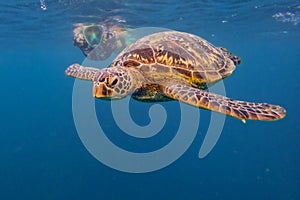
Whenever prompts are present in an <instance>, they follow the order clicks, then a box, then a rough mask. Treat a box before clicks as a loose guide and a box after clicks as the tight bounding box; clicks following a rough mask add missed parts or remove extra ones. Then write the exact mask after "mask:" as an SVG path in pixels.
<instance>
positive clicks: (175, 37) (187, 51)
mask: <svg viewBox="0 0 300 200" xmlns="http://www.w3.org/2000/svg"><path fill="white" fill-rule="evenodd" d="M240 62H241V59H240V58H239V57H238V56H235V55H233V54H232V53H230V52H229V51H228V50H227V49H225V48H223V47H216V46H214V45H212V44H211V43H209V42H208V41H206V40H204V39H203V38H201V37H198V36H196V35H193V34H189V33H185V32H178V31H165V32H158V33H154V34H151V35H147V36H144V37H142V38H140V39H138V40H136V41H135V42H133V43H132V44H131V45H129V46H127V47H126V48H125V49H124V50H123V51H122V52H121V53H120V54H119V55H118V56H117V58H115V60H114V61H113V62H112V63H111V65H110V66H109V67H108V68H103V69H97V68H92V67H84V66H81V65H79V64H72V65H70V66H69V67H68V68H67V69H66V71H65V73H66V75H67V76H72V77H75V78H79V79H84V80H89V81H92V82H93V95H94V97H96V98H105V99H120V98H123V97H126V96H127V95H132V97H133V98H134V99H136V100H139V101H148V102H154V101H166V100H179V101H181V102H184V103H187V104H190V105H192V106H196V107H199V108H204V109H208V110H211V111H215V112H219V113H223V114H226V115H229V116H232V117H235V118H238V119H240V120H242V121H243V122H245V121H246V120H266V121H271V120H277V119H281V118H283V117H284V116H285V115H286V110H285V109H284V108H283V107H280V106H278V105H271V104H268V103H254V102H246V101H239V100H234V99H231V98H228V97H225V96H221V95H218V94H214V93H211V92H209V91H207V90H206V89H207V88H208V87H209V86H211V85H212V84H214V83H216V82H218V81H219V80H221V79H224V78H226V77H227V76H229V75H231V74H232V72H233V71H234V69H235V65H238V64H240Z"/></svg>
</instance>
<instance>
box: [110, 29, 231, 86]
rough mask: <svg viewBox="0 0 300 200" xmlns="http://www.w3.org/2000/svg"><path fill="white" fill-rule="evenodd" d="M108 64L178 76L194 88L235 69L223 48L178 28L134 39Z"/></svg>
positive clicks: (150, 72)
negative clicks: (177, 29) (179, 30)
mask: <svg viewBox="0 0 300 200" xmlns="http://www.w3.org/2000/svg"><path fill="white" fill-rule="evenodd" d="M111 66H123V67H135V68H137V69H140V71H141V72H142V74H143V75H144V77H147V76H148V77H153V75H154V74H156V76H160V75H161V76H163V75H165V74H168V75H170V77H171V78H172V76H174V78H178V76H179V77H182V78H184V80H186V81H187V83H188V84H190V85H191V86H193V87H197V88H206V87H207V86H209V85H210V84H212V83H214V82H216V81H218V80H220V79H222V78H225V77H227V76H229V75H230V74H231V73H232V72H233V70H234V69H235V65H234V62H233V61H232V60H231V59H230V58H229V57H228V56H226V53H225V52H224V51H223V50H222V48H218V47H215V46H213V45H212V44H210V43H209V42H207V41H206V40H204V39H202V38H200V37H198V36H195V35H192V34H189V33H183V32H177V31H168V32H160V33H155V34H152V35H149V36H145V37H143V38H141V39H139V40H137V41H135V42H134V43H133V44H132V45H130V46H129V47H128V48H126V49H124V50H123V51H122V52H121V53H120V54H119V56H118V57H117V58H116V59H115V61H114V62H113V63H112V65H111ZM153 72H155V73H153ZM158 80H160V79H159V77H158ZM158 83H159V82H158Z"/></svg>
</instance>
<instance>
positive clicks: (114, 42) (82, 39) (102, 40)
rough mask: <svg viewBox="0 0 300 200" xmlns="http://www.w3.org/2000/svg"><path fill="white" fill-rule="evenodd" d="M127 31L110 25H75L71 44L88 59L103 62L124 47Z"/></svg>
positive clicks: (115, 25) (119, 26)
mask: <svg viewBox="0 0 300 200" xmlns="http://www.w3.org/2000/svg"><path fill="white" fill-rule="evenodd" d="M128 30H129V29H128V28H126V27H123V26H121V25H118V24H112V23H77V24H75V29H74V30H73V34H74V36H73V42H74V45H75V46H77V47H79V49H80V50H81V51H82V53H83V54H84V55H85V56H87V57H88V58H90V59H92V60H105V59H106V58H108V57H109V56H110V55H111V54H112V53H113V52H114V51H118V50H119V52H120V49H123V48H124V47H125V46H126V39H125V37H126V35H127V33H128V32H127V31H128ZM94 50H95V51H94Z"/></svg>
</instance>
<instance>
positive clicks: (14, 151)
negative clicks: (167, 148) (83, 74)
mask: <svg viewBox="0 0 300 200" xmlns="http://www.w3.org/2000/svg"><path fill="white" fill-rule="evenodd" d="M0 10H1V12H0V21H1V23H0V30H1V32H0V44H1V45H0V52H1V55H0V61H1V73H0V82H1V86H0V87H1V94H0V95H1V115H0V119H1V121H0V137H1V139H0V155H1V161H0V198H1V199H122V200H125V199H128V200H133V199H145V200H148V199H149V200H150V199H249V200H250V199H289V200H297V199H300V154H299V150H300V118H299V115H300V110H299V107H300V106H299V96H300V92H299V91H300V84H299V80H300V2H299V1H298V2H297V1H291V0H288V1H286V0H277V1H276V0H272V1H271V0H266V1H258V0H248V1H239V0H229V1H196V0H195V1H192V0H190V1H187V0H185V1H179V0H177V1H176V0H166V1H158V0H153V1H151V0H145V1H134V0H132V1H131V0H112V1H107V0H106V1H104V0H98V1H95V0H84V1H83V0H56V1H55V0H53V1H46V0H44V1H43V0H41V1H33V0H28V1H22V0H16V1H2V2H1V3H0ZM105 19H110V20H112V21H115V22H116V23H120V24H126V25H127V26H129V27H131V28H140V27H162V28H169V29H174V30H179V31H184V32H189V33H193V34H196V35H198V36H201V37H203V38H205V39H206V40H208V41H210V42H211V43H213V44H215V45H216V46H223V47H226V48H228V49H229V50H230V51H232V52H233V53H234V54H236V55H238V56H240V57H241V58H242V64H241V65H240V66H238V67H237V69H236V71H235V72H234V73H233V74H232V76H230V77H228V78H226V79H225V80H224V85H225V88H226V95H227V96H229V97H231V98H234V99H240V100H247V101H259V102H269V103H273V104H279V105H281V106H283V107H285V108H286V110H287V116H286V117H285V118H284V119H282V120H279V121H275V122H259V121H247V123H246V124H243V123H242V122H241V121H240V120H237V119H234V118H231V117H226V121H225V124H224V127H223V130H222V134H221V136H220V139H219V140H218V143H217V144H216V146H215V147H214V148H213V150H212V151H211V152H210V153H209V154H208V155H207V156H206V157H205V158H203V159H199V158H198V152H199V148H200V146H201V144H202V142H203V139H204V137H205V133H206V131H207V128H208V124H209V120H210V115H211V112H210V111H207V110H201V111H200V114H201V117H200V121H199V122H198V121H195V122H194V123H199V129H198V132H197V135H196V137H195V139H194V141H193V143H192V144H191V146H190V147H189V148H188V150H187V151H186V152H185V153H184V154H183V155H182V156H181V157H180V158H179V159H178V160H176V161H175V162H174V163H172V164H170V165H169V166H167V167H165V168H163V169H160V170H157V171H153V172H149V173H126V172H121V171H118V170H115V169H112V168H110V167H108V166H106V165H104V164H102V163H101V162H99V161H98V160H97V159H95V158H94V157H93V156H92V155H91V154H90V153H89V151H88V150H87V149H86V148H85V146H84V145H83V143H82V141H81V140H80V138H79V137H78V134H77V131H76V128H75V125H74V120H73V115H72V91H73V84H74V79H72V78H69V77H66V76H65V73H64V70H65V68H66V67H67V66H69V65H70V64H72V63H82V62H83V60H84V59H85V57H84V55H83V54H82V52H80V50H79V49H78V48H77V47H75V46H74V45H73V41H72V37H73V33H72V30H73V28H74V26H73V24H75V23H83V22H101V21H103V20H105ZM101 67H105V66H101ZM90 86H92V85H91V84H90ZM90 95H91V96H92V92H91V91H90ZM95 102H96V110H97V115H98V118H99V116H102V119H99V121H101V123H102V126H103V129H105V130H107V131H106V132H105V133H106V134H107V137H109V138H110V139H111V140H112V141H113V142H114V143H115V144H117V145H118V146H121V147H122V148H123V149H127V150H130V151H135V152H144V151H145V152H148V151H153V150H155V149H158V148H161V147H163V146H164V145H165V144H167V143H168V142H169V141H171V140H172V138H173V137H174V134H176V129H178V123H179V121H180V110H179V108H178V103H177V102H175V101H174V102H164V103H161V105H163V106H164V107H165V108H166V111H167V113H168V119H167V122H166V124H165V126H164V129H163V130H162V132H161V133H159V135H158V136H157V137H154V138H152V139H149V140H147V141H146V139H145V141H144V140H143V139H134V138H132V137H129V136H128V135H126V134H124V133H122V131H121V130H120V129H119V128H118V126H117V125H116V124H115V122H114V119H113V117H112V114H111V113H110V102H109V101H103V100H96V101H95ZM151 105H152V104H149V103H141V102H136V101H131V106H130V113H131V115H132V118H133V120H135V122H136V123H137V124H140V125H142V126H143V125H147V124H148V123H149V122H150V120H149V116H148V112H149V107H150V106H151ZM195 109H197V108H195ZM190 120H192V121H193V119H190ZM174 130H175V131H174ZM187 134H189V133H187Z"/></svg>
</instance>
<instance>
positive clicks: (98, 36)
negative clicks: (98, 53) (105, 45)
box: [82, 25, 103, 48]
mask: <svg viewBox="0 0 300 200" xmlns="http://www.w3.org/2000/svg"><path fill="white" fill-rule="evenodd" d="M82 33H83V36H84V38H85V41H86V42H87V43H88V44H89V45H90V46H91V47H93V48H95V47H96V46H97V45H99V44H100V43H101V40H102V34H103V29H102V27H101V26H100V25H90V26H83V29H82Z"/></svg>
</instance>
